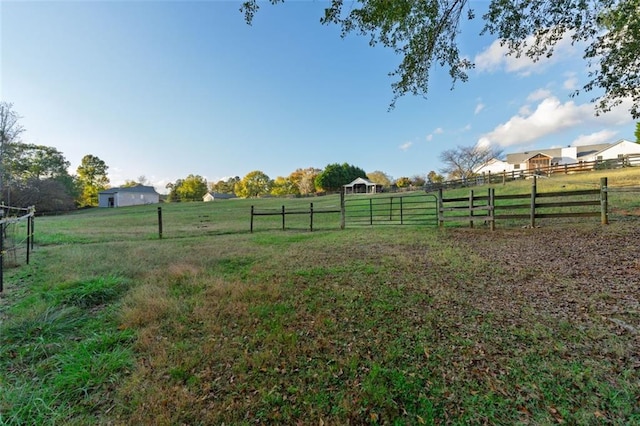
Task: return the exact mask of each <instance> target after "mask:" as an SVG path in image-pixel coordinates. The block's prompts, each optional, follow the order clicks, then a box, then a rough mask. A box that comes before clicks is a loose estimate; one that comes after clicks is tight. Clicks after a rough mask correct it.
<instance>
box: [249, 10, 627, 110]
mask: <svg viewBox="0 0 640 426" xmlns="http://www.w3.org/2000/svg"><path fill="white" fill-rule="evenodd" d="M282 1H284V0H271V3H280V2H282ZM471 5H472V2H471V0H393V1H381V0H358V1H355V2H345V1H344V0H331V2H330V4H328V6H327V7H326V8H325V12H324V16H323V17H322V18H321V19H320V22H322V23H323V24H337V25H338V26H340V27H341V28H342V36H343V37H344V36H346V35H347V34H349V33H351V32H355V33H357V34H362V35H367V36H368V37H369V44H370V45H372V46H374V45H377V44H381V45H383V46H385V47H387V48H390V49H392V50H393V51H394V52H395V53H397V54H398V55H400V56H401V62H400V65H399V66H398V68H397V69H396V70H395V71H393V72H391V73H390V74H391V76H393V77H395V78H396V81H395V82H394V83H392V88H393V93H394V97H393V100H392V102H391V107H393V106H394V105H395V102H396V100H397V99H398V98H399V97H400V96H403V95H405V94H413V95H421V96H426V95H427V93H428V88H429V77H430V73H431V70H432V69H433V67H434V65H439V66H441V67H444V68H446V69H447V71H448V73H449V76H450V77H451V79H452V82H453V83H454V84H455V82H456V81H458V80H460V81H467V79H468V75H467V71H468V70H469V69H471V68H473V67H474V64H473V63H472V62H471V61H470V60H469V59H468V58H467V56H466V55H464V54H463V53H461V51H460V44H459V36H460V33H461V32H462V26H461V24H462V21H463V20H464V19H465V18H466V19H469V20H472V19H475V18H476V15H475V12H474V10H473V8H472V7H471ZM258 8H259V6H258V0H246V1H244V2H243V5H242V8H241V11H243V12H244V14H245V19H246V20H247V22H248V23H251V21H252V19H253V17H254V15H255V13H256V11H257V10H258ZM638 16H640V0H598V1H585V0H553V1H551V0H526V1H522V0H490V2H489V9H488V12H487V13H485V14H484V15H482V19H483V21H484V26H483V29H482V31H481V34H485V33H488V34H493V35H495V36H497V38H498V39H499V40H500V42H501V43H502V44H503V45H504V46H506V47H507V50H508V54H510V55H515V56H521V55H525V56H527V57H529V58H531V59H533V60H534V61H535V60H539V59H541V58H544V57H549V56H551V55H553V53H554V48H555V47H556V45H557V44H558V43H559V42H560V41H561V40H565V39H567V38H568V39H570V41H571V42H572V43H573V44H574V45H576V44H577V43H579V42H580V43H584V45H585V46H586V49H585V52H584V57H585V59H586V61H587V64H588V66H589V67H590V69H591V70H592V71H591V73H590V76H589V78H590V80H588V81H587V83H586V84H585V85H584V86H583V90H585V91H592V90H594V91H596V93H599V92H600V91H602V93H603V94H602V95H599V94H598V95H597V96H596V97H595V98H594V101H595V102H596V111H597V112H605V111H608V110H609V109H610V108H611V107H612V106H613V105H615V104H617V103H619V102H621V101H622V100H623V99H631V100H632V107H631V114H632V115H633V117H634V118H638V117H640V72H639V70H640V55H638V51H640V19H638Z"/></svg>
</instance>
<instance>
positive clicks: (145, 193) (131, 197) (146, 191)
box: [98, 185, 160, 207]
mask: <svg viewBox="0 0 640 426" xmlns="http://www.w3.org/2000/svg"><path fill="white" fill-rule="evenodd" d="M159 202H160V194H158V192H157V191H156V189H155V188H154V187H153V186H146V185H136V186H129V187H124V188H110V189H106V190H104V191H100V192H99V193H98V207H126V206H139V205H144V204H157V203H159Z"/></svg>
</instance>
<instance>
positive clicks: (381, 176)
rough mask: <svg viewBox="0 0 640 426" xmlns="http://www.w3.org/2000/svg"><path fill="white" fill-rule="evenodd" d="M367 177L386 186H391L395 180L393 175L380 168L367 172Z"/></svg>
mask: <svg viewBox="0 0 640 426" xmlns="http://www.w3.org/2000/svg"><path fill="white" fill-rule="evenodd" d="M367 178H368V179H369V180H370V181H371V182H373V183H377V184H380V185H382V186H383V187H384V188H389V187H390V186H391V182H392V181H393V179H391V176H389V175H388V174H386V173H385V172H381V171H379V170H376V171H375V172H370V173H367Z"/></svg>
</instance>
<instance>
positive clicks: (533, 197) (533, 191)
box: [530, 175, 538, 228]
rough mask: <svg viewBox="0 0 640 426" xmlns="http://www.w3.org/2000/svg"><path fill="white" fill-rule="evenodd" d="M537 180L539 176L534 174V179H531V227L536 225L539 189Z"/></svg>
mask: <svg viewBox="0 0 640 426" xmlns="http://www.w3.org/2000/svg"><path fill="white" fill-rule="evenodd" d="M537 180H538V178H537V177H536V176H535V175H534V176H533V180H532V181H531V212H530V217H531V223H530V225H531V227H532V228H533V227H535V226H536V191H537V186H538V185H537Z"/></svg>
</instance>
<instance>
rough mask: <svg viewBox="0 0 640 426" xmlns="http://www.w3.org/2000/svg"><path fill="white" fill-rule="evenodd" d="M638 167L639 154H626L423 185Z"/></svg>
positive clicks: (449, 186)
mask: <svg viewBox="0 0 640 426" xmlns="http://www.w3.org/2000/svg"><path fill="white" fill-rule="evenodd" d="M634 166H640V154H628V155H625V156H624V157H621V158H616V159H609V160H596V161H581V162H579V163H571V164H556V165H552V166H549V167H539V168H536V169H532V170H513V171H510V172H507V171H503V172H500V173H491V172H486V173H482V174H479V175H476V176H473V177H469V178H466V179H454V180H448V181H445V182H428V183H426V184H425V190H426V191H427V192H431V191H438V190H439V189H445V190H446V189H455V188H464V187H471V186H480V185H488V184H492V183H494V184H500V183H501V184H505V183H507V182H510V181H513V180H521V179H529V178H533V177H540V176H547V177H548V176H551V175H554V174H570V173H579V172H589V171H592V170H610V169H621V168H624V167H634Z"/></svg>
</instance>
